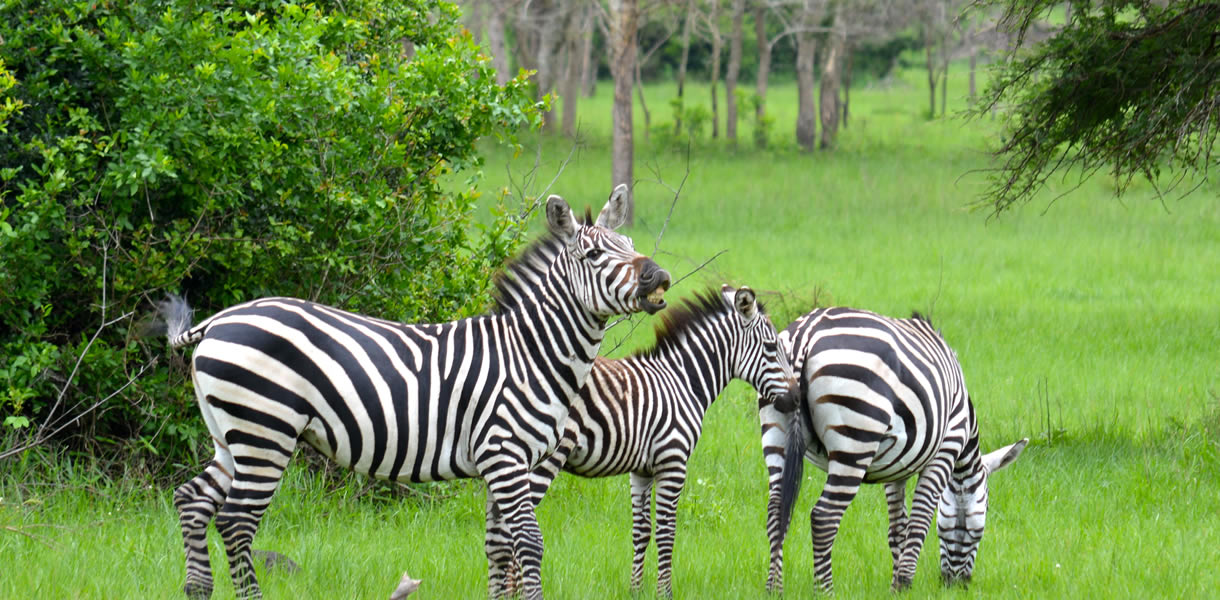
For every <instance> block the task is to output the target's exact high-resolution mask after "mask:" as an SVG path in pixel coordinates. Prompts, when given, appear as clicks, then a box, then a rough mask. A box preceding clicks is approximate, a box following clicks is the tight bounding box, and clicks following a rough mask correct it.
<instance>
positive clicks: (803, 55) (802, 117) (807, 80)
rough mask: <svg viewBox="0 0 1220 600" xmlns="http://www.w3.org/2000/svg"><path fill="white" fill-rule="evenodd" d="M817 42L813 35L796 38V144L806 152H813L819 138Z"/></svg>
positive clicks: (803, 34) (800, 35)
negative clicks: (815, 77) (815, 83)
mask: <svg viewBox="0 0 1220 600" xmlns="http://www.w3.org/2000/svg"><path fill="white" fill-rule="evenodd" d="M816 50H817V42H816V41H814V38H813V34H811V33H808V32H802V33H799V34H797V37H796V95H797V112H796V143H797V144H798V145H799V146H800V147H801V149H802V150H804V151H806V152H812V151H813V144H814V142H815V141H816V136H817V119H818V118H817V107H816V106H815V105H814V100H813V62H814V53H815V51H816Z"/></svg>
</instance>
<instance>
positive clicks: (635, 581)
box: [631, 473, 653, 593]
mask: <svg viewBox="0 0 1220 600" xmlns="http://www.w3.org/2000/svg"><path fill="white" fill-rule="evenodd" d="M652 481H653V478H652V476H650V475H642V474H639V473H632V474H631V547H632V549H633V555H632V558H631V592H632V593H635V592H638V591H639V590H640V584H641V582H642V581H643V579H644V557H645V554H646V553H647V552H648V543H649V542H650V541H652Z"/></svg>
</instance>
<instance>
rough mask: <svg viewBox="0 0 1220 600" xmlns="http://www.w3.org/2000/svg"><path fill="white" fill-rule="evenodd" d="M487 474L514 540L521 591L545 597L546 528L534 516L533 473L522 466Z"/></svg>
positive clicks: (532, 598) (529, 597) (537, 599)
mask: <svg viewBox="0 0 1220 600" xmlns="http://www.w3.org/2000/svg"><path fill="white" fill-rule="evenodd" d="M500 466H502V467H503V466H505V465H504V463H502V462H501V463H500ZM485 477H486V478H487V490H488V494H489V495H490V496H491V498H492V500H493V501H494V502H495V504H496V506H495V508H496V510H497V511H499V513H500V519H501V520H502V522H503V523H504V525H505V527H506V528H507V530H508V537H509V538H510V539H511V540H512V549H513V555H512V563H514V564H515V565H516V568H517V569H519V570H520V573H521V582H522V587H521V591H522V592H524V597H525V598H526V600H542V530H541V529H539V528H538V520H537V518H536V517H535V516H534V503H533V496H532V494H531V493H530V480H529V472H528V471H526V470H525V468H524V467H522V466H518V467H517V468H511V467H509V468H502V469H500V470H497V471H495V472H494V473H493V474H492V475H490V476H485ZM489 595H490V591H489Z"/></svg>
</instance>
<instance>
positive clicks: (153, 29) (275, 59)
mask: <svg viewBox="0 0 1220 600" xmlns="http://www.w3.org/2000/svg"><path fill="white" fill-rule="evenodd" d="M341 4H342V3H327V2H321V3H317V4H311V5H308V6H298V5H293V4H283V5H277V6H276V7H275V9H274V10H269V11H268V10H264V9H263V8H262V7H263V6H264V4H263V3H261V2H257V1H253V2H233V1H231V0H226V1H224V2H198V3H194V4H190V5H187V4H178V3H168V4H167V3H165V2H161V1H159V0H141V1H136V2H129V3H123V5H122V6H121V7H117V8H116V6H115V5H114V3H104V2H98V3H85V4H80V3H77V2H74V1H72V0H38V1H34V0H26V1H18V2H10V3H8V4H5V5H4V7H3V8H0V39H3V40H4V43H3V44H0V64H3V65H4V66H5V68H7V69H8V70H9V71H11V74H12V75H13V77H14V78H15V82H16V85H15V86H14V87H12V88H11V89H9V90H8V91H7V92H5V95H6V96H7V98H4V99H0V107H3V106H13V105H18V104H20V105H22V106H21V108H19V109H15V110H14V111H13V112H12V113H11V114H7V117H8V119H7V120H3V121H0V174H2V177H0V382H3V384H2V385H3V388H0V412H3V413H5V414H7V415H9V416H13V417H16V416H19V417H22V418H23V419H25V422H24V423H23V422H20V421H18V420H13V421H10V422H9V423H8V425H7V427H6V428H8V429H11V428H13V427H20V426H22V425H26V426H27V427H25V428H23V429H24V430H25V431H29V432H31V433H30V435H29V436H28V437H27V441H30V442H40V441H45V440H46V439H47V438H49V437H52V434H54V433H56V432H59V433H61V434H62V435H67V434H72V433H81V432H88V433H90V434H91V435H89V436H80V437H79V438H77V439H80V440H82V441H88V440H89V439H91V438H93V437H96V436H102V437H106V438H109V439H115V440H129V441H130V442H131V444H132V446H133V447H140V446H148V447H151V448H154V449H155V451H156V452H157V453H159V454H160V455H161V456H162V457H163V459H164V460H168V461H173V462H188V461H191V460H192V458H191V453H192V451H193V450H194V449H196V448H197V447H198V444H199V443H200V442H202V441H204V440H206V439H207V437H206V435H205V434H203V432H202V423H200V422H199V421H198V418H197V411H194V410H193V409H192V408H191V407H192V405H193V404H194V399H193V398H189V397H188V394H189V392H188V386H186V385H184V382H183V381H182V377H181V374H180V373H179V374H178V375H175V374H174V372H172V371H171V370H170V369H168V368H167V366H166V365H165V364H160V365H158V366H157V367H156V368H155V369H151V370H150V369H149V368H148V365H150V364H151V363H153V362H154V361H155V359H156V357H159V356H162V355H163V354H164V345H163V341H162V340H157V341H156V342H155V343H154V345H153V346H151V347H146V346H144V345H143V344H142V343H141V342H140V341H139V339H138V336H137V335H136V334H137V332H138V330H139V328H140V327H139V323H138V319H139V317H140V316H143V315H145V314H148V313H150V312H151V310H152V303H153V302H156V301H158V300H160V299H162V298H164V296H165V293H166V292H170V291H173V292H178V293H183V294H186V295H187V296H189V297H190V299H191V303H192V304H193V305H195V306H196V307H198V309H199V310H200V311H201V312H204V313H207V312H210V311H214V310H217V309H219V308H222V307H225V306H229V305H232V304H234V303H237V302H240V301H243V300H248V299H251V298H254V297H258V296H263V295H269V294H284V295H295V296H301V297H305V298H310V299H315V300H319V301H322V302H327V303H330V304H337V305H341V306H343V307H345V308H350V309H353V310H360V311H364V312H371V313H373V314H377V315H381V316H384V317H386V318H392V319H400V320H447V319H451V318H454V317H456V316H461V315H467V314H472V313H476V312H481V311H482V310H483V308H484V306H485V305H486V303H487V301H488V300H489V298H488V295H487V294H488V289H489V280H490V274H491V272H492V270H493V269H495V268H496V267H497V266H498V264H499V262H500V261H501V260H502V259H503V257H504V256H506V255H507V254H508V253H509V252H511V251H512V249H513V243H514V242H513V240H514V239H515V236H511V235H507V234H508V233H510V230H509V227H510V226H511V225H512V222H511V221H510V220H504V219H501V220H499V221H496V222H494V223H492V224H491V226H490V227H488V228H487V229H486V230H485V232H486V235H474V232H475V231H476V230H475V229H474V228H473V224H472V222H471V216H472V215H471V211H472V209H473V207H474V203H475V194H474V193H473V190H467V191H450V186H449V185H448V184H442V182H441V181H440V179H441V177H442V175H444V174H445V173H447V172H451V171H455V170H461V169H465V168H468V167H472V166H477V165H478V164H479V158H478V156H477V155H476V154H475V151H474V148H475V142H476V140H478V139H479V138H480V137H483V136H485V135H489V134H493V133H498V134H500V135H504V134H507V133H510V132H511V131H514V130H515V129H516V128H518V127H520V126H522V125H525V124H527V123H533V122H536V120H537V112H538V108H539V107H538V106H537V105H536V104H535V103H534V102H533V101H532V100H531V99H530V98H529V97H528V92H527V87H526V85H525V81H524V80H521V79H514V80H510V81H509V82H508V84H507V85H506V86H503V87H501V86H497V85H496V84H495V79H494V77H493V75H494V74H493V73H492V70H491V68H490V67H489V65H488V64H487V61H486V60H485V59H483V58H481V57H480V56H479V54H478V48H477V47H476V46H475V44H474V42H473V40H472V39H471V37H470V36H469V35H466V34H463V33H462V32H460V30H459V29H458V27H457V18H458V15H457V12H456V10H455V9H454V8H453V7H452V5H449V4H446V3H441V2H436V1H433V0H407V1H403V0H393V1H378V0H370V1H368V2H363V3H360V4H359V6H358V7H357V8H353V9H352V10H351V11H345V10H343V9H342V8H341ZM408 46H409V47H410V48H411V49H412V52H413V54H412V55H410V56H411V57H410V58H408V53H407V47H408ZM3 81H4V78H3V77H0V87H3V85H2V84H3ZM10 101H11V102H10ZM3 116H5V115H4V113H0V117H3ZM141 375H142V376H141ZM118 389H125V391H124V393H123V397H122V398H119V399H115V400H114V401H113V402H110V403H108V404H106V405H105V406H102V403H103V402H105V401H106V400H107V399H108V398H109V397H110V396H112V395H113V394H112V392H114V391H115V390H118ZM94 409H96V412H91V411H93V410H94ZM11 452H12V450H9V449H6V450H5V451H4V452H0V456H3V455H4V454H6V453H11Z"/></svg>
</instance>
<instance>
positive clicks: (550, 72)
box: [535, 2, 567, 133]
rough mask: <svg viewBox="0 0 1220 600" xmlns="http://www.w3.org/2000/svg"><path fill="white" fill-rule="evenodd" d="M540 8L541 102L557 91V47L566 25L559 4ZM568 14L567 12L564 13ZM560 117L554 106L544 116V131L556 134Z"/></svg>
mask: <svg viewBox="0 0 1220 600" xmlns="http://www.w3.org/2000/svg"><path fill="white" fill-rule="evenodd" d="M536 5H537V6H538V17H537V22H538V27H539V29H538V48H537V56H538V58H537V63H536V64H537V65H538V73H537V74H536V75H535V77H536V78H537V83H538V89H537V97H538V99H539V100H541V99H542V97H543V96H545V95H547V94H551V93H553V92H554V91H555V82H556V80H557V79H558V77H557V75H558V72H559V69H558V66H559V64H560V63H559V61H558V60H556V56H555V55H556V47H557V46H558V42H559V40H561V39H562V35H563V31H564V29H565V28H564V24H563V21H564V19H563V17H562V15H561V14H560V11H561V10H562V9H561V8H560V7H559V6H558V4H557V3H552V2H536ZM563 12H567V11H563ZM558 116H559V114H558V111H557V110H556V107H555V106H554V105H553V104H552V106H551V110H548V111H546V112H545V113H543V114H542V130H543V131H545V132H546V133H555V119H556V118H557V117H558Z"/></svg>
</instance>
